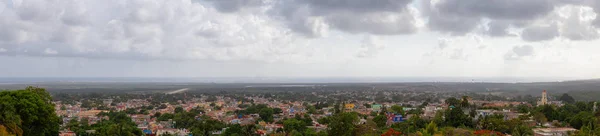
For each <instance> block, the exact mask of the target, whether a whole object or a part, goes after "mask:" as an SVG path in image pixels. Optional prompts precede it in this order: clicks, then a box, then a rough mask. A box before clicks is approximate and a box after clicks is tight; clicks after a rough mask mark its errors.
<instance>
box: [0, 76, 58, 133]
mask: <svg viewBox="0 0 600 136" xmlns="http://www.w3.org/2000/svg"><path fill="white" fill-rule="evenodd" d="M51 100H52V97H50V94H48V92H46V90H45V89H43V88H36V87H27V88H26V89H25V90H17V91H2V92H0V124H1V125H3V126H4V127H6V130H7V131H8V132H9V133H11V134H16V135H26V136H27V135H58V129H59V124H60V118H59V117H58V116H57V115H56V113H55V110H54V104H52V102H51Z"/></svg>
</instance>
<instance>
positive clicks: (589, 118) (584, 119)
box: [569, 111, 596, 129]
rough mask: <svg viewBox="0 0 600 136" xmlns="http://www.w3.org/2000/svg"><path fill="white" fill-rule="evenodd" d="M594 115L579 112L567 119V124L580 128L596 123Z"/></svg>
mask: <svg viewBox="0 0 600 136" xmlns="http://www.w3.org/2000/svg"><path fill="white" fill-rule="evenodd" d="M595 120H596V119H595V118H594V115H593V114H592V113H590V112H585V111H583V112H579V113H578V114H577V115H575V116H573V117H572V118H571V119H570V120H569V125H571V126H572V127H573V128H575V129H580V128H581V127H583V126H584V125H587V124H596V122H595Z"/></svg>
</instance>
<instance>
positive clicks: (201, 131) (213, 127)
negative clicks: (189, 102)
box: [190, 116, 225, 136]
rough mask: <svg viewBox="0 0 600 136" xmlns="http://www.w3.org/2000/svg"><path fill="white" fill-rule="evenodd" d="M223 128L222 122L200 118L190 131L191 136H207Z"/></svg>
mask: <svg viewBox="0 0 600 136" xmlns="http://www.w3.org/2000/svg"><path fill="white" fill-rule="evenodd" d="M224 127H225V124H223V122H221V121H218V120H214V119H211V118H210V117H208V116H202V117H201V118H200V120H199V121H196V122H194V124H193V125H192V127H191V128H190V131H191V132H192V134H193V135H197V136H201V135H204V136H209V135H211V132H212V131H217V130H221V129H222V128H224Z"/></svg>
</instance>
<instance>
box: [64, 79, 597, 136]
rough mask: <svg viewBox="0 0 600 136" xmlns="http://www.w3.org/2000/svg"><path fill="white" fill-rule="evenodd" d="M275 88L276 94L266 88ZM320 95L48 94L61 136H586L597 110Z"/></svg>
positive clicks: (292, 91) (478, 97)
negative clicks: (115, 126) (122, 122)
mask: <svg viewBox="0 0 600 136" xmlns="http://www.w3.org/2000/svg"><path fill="white" fill-rule="evenodd" d="M276 89H279V90H285V91H271V90H276ZM329 89H331V88H328V87H323V86H321V87H319V86H286V87H275V88H273V87H262V88H260V89H254V90H245V91H214V92H196V91H189V90H188V89H178V90H174V91H169V92H129V93H107V94H101V93H56V94H54V95H53V97H54V101H53V103H54V105H55V107H54V109H56V114H57V115H58V116H59V117H61V119H62V120H61V122H62V124H61V129H60V130H61V131H60V135H61V136H80V135H83V136H86V135H151V136H170V135H175V136H188V135H226V136H229V135H305V136H307V135H311V136H313V135H314V136H317V135H319V136H320V135H373V136H377V135H450V136H452V135H456V136H459V135H460V136H463V135H515V136H526V135H536V136H538V135H539V136H563V135H565V136H566V135H574V134H579V135H587V134H588V133H591V131H593V130H595V129H594V128H595V124H592V123H595V119H594V116H595V115H597V113H599V112H598V111H597V108H596V103H595V102H594V103H592V102H580V101H578V102H576V101H575V100H574V99H573V97H571V96H569V95H568V94H552V92H551V91H546V90H540V91H539V92H538V93H539V94H540V95H539V96H538V97H533V96H531V95H527V96H505V95H502V94H497V93H492V92H470V91H462V92H457V91H414V90H412V91H411V90H406V89H405V90H387V89H376V88H360V89H367V90H353V89H343V90H342V89H339V90H338V89H333V90H329ZM257 90H261V91H257ZM310 90H313V91H310ZM112 118H125V120H124V121H125V122H128V123H125V125H129V128H127V129H125V130H126V131H127V132H125V130H122V131H116V130H113V129H114V128H111V127H114V126H111V123H109V122H111V120H113V119H112ZM117 122H119V121H113V122H112V123H116V124H119V123H117ZM121 125H123V124H121ZM121 127H123V126H121ZM588 131H589V132H588Z"/></svg>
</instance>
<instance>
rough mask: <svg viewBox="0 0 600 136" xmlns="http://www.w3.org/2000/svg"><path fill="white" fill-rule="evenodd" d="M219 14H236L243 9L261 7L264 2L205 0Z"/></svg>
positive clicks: (261, 0)
mask: <svg viewBox="0 0 600 136" xmlns="http://www.w3.org/2000/svg"><path fill="white" fill-rule="evenodd" d="M207 1H208V2H212V4H214V6H215V7H216V9H217V10H219V11H221V12H237V11H239V10H241V9H243V8H251V7H258V6H262V5H264V4H265V3H267V1H266V0H207Z"/></svg>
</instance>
